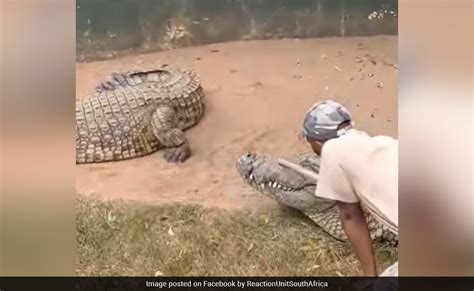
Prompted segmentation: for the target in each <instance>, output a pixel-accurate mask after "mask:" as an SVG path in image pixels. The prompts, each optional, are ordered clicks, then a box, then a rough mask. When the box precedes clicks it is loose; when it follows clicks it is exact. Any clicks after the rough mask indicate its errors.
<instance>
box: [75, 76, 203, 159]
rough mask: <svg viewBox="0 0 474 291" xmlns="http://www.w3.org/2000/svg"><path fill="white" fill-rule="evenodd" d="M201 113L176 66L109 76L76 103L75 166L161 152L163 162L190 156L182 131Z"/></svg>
mask: <svg viewBox="0 0 474 291" xmlns="http://www.w3.org/2000/svg"><path fill="white" fill-rule="evenodd" d="M203 114H204V93H203V89H202V86H201V83H200V80H199V78H198V77H197V75H196V74H195V73H194V72H193V71H192V70H182V69H179V68H177V67H170V68H166V69H165V68H164V67H162V68H160V69H156V70H150V71H137V70H134V71H127V72H120V73H112V74H111V75H110V77H109V78H108V79H107V80H105V81H103V82H101V83H99V84H98V85H97V87H96V88H95V89H94V90H93V92H92V93H91V94H90V95H89V96H88V97H86V98H85V99H83V100H80V101H76V164H84V163H101V162H110V161H120V160H126V159H132V158H137V157H141V156H145V155H148V154H151V153H154V152H156V151H158V150H160V149H163V150H164V158H165V159H166V160H167V161H168V162H174V163H178V162H184V161H186V160H187V159H188V158H189V157H190V156H191V151H190V148H189V144H188V141H187V139H186V136H185V133H184V131H185V130H186V129H188V128H190V127H192V126H194V125H196V124H197V123H198V122H199V121H200V120H201V118H202V116H203Z"/></svg>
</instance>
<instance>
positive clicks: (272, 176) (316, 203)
mask: <svg viewBox="0 0 474 291" xmlns="http://www.w3.org/2000/svg"><path fill="white" fill-rule="evenodd" d="M286 159H287V160H289V161H293V162H294V163H295V164H299V165H300V166H302V167H303V168H306V169H309V170H311V171H314V172H316V173H319V165H320V157H319V156H317V155H316V154H314V153H312V152H305V153H301V154H298V155H296V156H291V157H288V158H286ZM236 168H237V171H238V173H239V175H240V176H241V177H242V178H243V179H244V181H245V182H246V183H247V184H249V185H250V186H251V187H252V188H254V189H256V190H257V191H258V192H260V193H262V194H265V195H266V196H268V197H271V198H272V199H275V200H276V201H278V202H279V203H281V204H283V205H285V206H289V207H291V208H294V209H297V210H299V211H301V212H302V213H303V214H304V215H306V216H307V217H309V218H310V219H311V220H312V221H313V222H314V223H315V224H316V225H317V226H319V227H320V228H321V229H322V230H324V231H325V232H326V233H328V234H329V235H330V236H332V237H333V238H335V239H337V240H339V241H345V242H347V241H348V238H347V236H346V234H345V232H344V230H343V228H342V224H341V222H340V219H339V210H338V207H337V204H336V202H335V201H333V200H328V199H323V198H319V197H316V196H315V195H314V192H315V189H316V183H317V182H316V181H314V180H312V179H309V178H307V177H305V176H303V175H302V174H300V173H298V172H296V171H294V170H292V169H289V168H286V167H283V166H281V165H280V164H279V163H278V161H277V160H276V159H272V158H269V157H268V156H265V155H260V154H255V153H248V154H245V155H242V156H240V158H239V159H238V160H237V162H236ZM364 212H365V215H366V218H367V222H368V226H369V231H370V235H371V237H372V239H373V240H374V241H375V242H378V243H384V244H389V245H392V246H398V235H397V234H395V233H393V232H391V231H390V230H389V229H388V228H387V227H385V226H384V225H383V224H382V223H380V222H379V221H377V220H376V218H375V217H374V216H372V215H371V214H370V213H369V212H368V211H367V210H366V209H364Z"/></svg>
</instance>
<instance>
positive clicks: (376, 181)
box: [316, 129, 398, 234]
mask: <svg viewBox="0 0 474 291" xmlns="http://www.w3.org/2000/svg"><path fill="white" fill-rule="evenodd" d="M316 196H318V197H321V198H326V199H331V200H336V201H341V202H346V203H356V202H361V203H362V205H363V206H364V207H365V208H366V209H367V210H368V211H369V212H370V213H371V214H372V215H374V216H376V217H377V218H378V220H380V221H381V222H382V223H384V224H385V225H386V226H387V227H388V228H389V229H390V230H391V231H393V232H394V233H396V234H398V141H397V140H396V139H394V138H391V137H388V136H375V137H371V136H369V135H368V134H366V133H364V132H361V131H358V130H356V129H350V130H349V131H348V132H347V133H346V134H345V135H343V136H341V137H339V138H335V139H331V140H329V141H327V142H326V143H325V144H324V146H323V149H322V152H321V166H320V170H319V181H318V186H317V187H316Z"/></svg>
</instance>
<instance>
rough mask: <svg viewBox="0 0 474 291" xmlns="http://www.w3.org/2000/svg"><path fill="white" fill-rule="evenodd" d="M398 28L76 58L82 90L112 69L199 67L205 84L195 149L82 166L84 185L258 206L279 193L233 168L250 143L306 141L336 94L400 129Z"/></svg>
mask: <svg viewBox="0 0 474 291" xmlns="http://www.w3.org/2000/svg"><path fill="white" fill-rule="evenodd" d="M397 41H398V38H397V37H396V36H377V37H358V38H323V39H309V40H270V41H247V42H231V43H223V44H213V45H208V46H202V47H194V48H185V49H176V50H171V51H165V52H156V53H151V54H146V55H133V56H127V57H123V58H120V59H114V60H109V61H102V62H94V63H85V64H77V66H76V80H77V86H76V96H77V97H76V98H83V97H85V96H87V95H88V94H89V93H90V92H91V90H92V89H93V88H94V87H95V86H96V85H97V84H98V83H99V82H100V81H102V80H104V79H105V78H106V77H107V76H108V75H109V74H110V73H111V72H114V71H128V70H130V69H155V68H157V67H159V66H161V65H162V64H177V65H179V66H182V67H192V68H194V69H195V70H196V72H197V73H198V74H199V76H200V78H201V81H202V85H203V88H204V90H205V93H206V109H207V111H206V113H205V116H204V118H203V120H202V121H201V122H200V123H199V124H198V125H197V126H196V127H194V128H192V129H190V130H188V131H187V137H188V139H189V142H190V145H191V147H192V151H193V156H192V157H191V159H189V160H188V161H187V162H186V163H185V164H182V165H174V164H167V163H166V162H165V161H164V160H163V158H162V152H157V153H155V154H152V155H149V156H146V157H143V158H138V159H133V160H128V161H121V162H113V163H103V164H89V165H78V166H76V189H77V191H78V192H81V193H85V194H92V193H98V194H100V195H102V197H104V198H106V199H114V198H123V199H132V200H140V201H147V202H157V203H167V202H181V203H197V204H200V205H203V206H205V207H220V208H225V209H257V208H260V207H262V206H265V205H271V204H273V201H271V200H270V199H267V198H266V197H264V196H262V195H260V194H258V193H256V192H255V191H253V190H252V189H250V188H248V187H247V186H246V185H245V184H244V183H243V181H242V180H241V178H240V177H239V176H238V174H237V172H236V171H235V168H234V163H235V161H236V159H237V158H238V157H239V156H240V155H241V154H243V153H245V152H247V151H257V152H259V153H266V154H271V155H288V154H293V153H298V152H301V151H304V150H307V149H308V147H307V145H306V143H305V142H304V141H302V140H299V138H298V131H299V129H300V127H301V123H302V119H303V116H304V113H305V112H306V110H307V109H308V108H309V107H310V106H311V105H312V104H313V103H314V102H316V101H318V100H321V99H325V98H332V99H335V100H338V101H340V102H342V103H343V104H345V105H346V106H347V108H348V109H349V110H350V111H351V112H352V113H353V115H354V119H355V122H356V126H358V127H359V128H360V129H362V130H365V131H367V132H369V133H370V134H385V135H390V136H394V137H397V136H398V135H397V122H398V119H397V103H398V102H397V74H398V69H397V68H396V65H397V60H398V57H397V48H398V44H397Z"/></svg>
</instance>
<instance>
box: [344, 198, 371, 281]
mask: <svg viewBox="0 0 474 291" xmlns="http://www.w3.org/2000/svg"><path fill="white" fill-rule="evenodd" d="M337 205H338V207H339V212H340V218H341V222H342V227H343V229H344V232H345V233H346V235H347V237H348V238H349V240H350V241H351V244H352V248H353V249H354V252H355V253H356V255H357V257H358V258H359V261H360V262H361V265H362V270H363V272H364V275H365V276H370V277H372V276H377V266H376V263H375V257H374V252H373V248H372V239H371V238H370V234H369V227H368V226H367V221H366V220H365V216H364V212H363V211H362V208H361V207H360V204H359V203H344V202H340V201H338V202H337Z"/></svg>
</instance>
